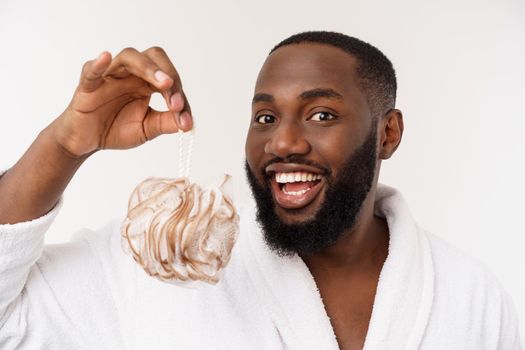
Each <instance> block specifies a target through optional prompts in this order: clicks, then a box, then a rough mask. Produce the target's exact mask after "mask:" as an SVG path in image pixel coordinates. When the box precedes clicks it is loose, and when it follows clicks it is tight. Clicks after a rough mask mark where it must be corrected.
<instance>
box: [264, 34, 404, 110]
mask: <svg viewBox="0 0 525 350" xmlns="http://www.w3.org/2000/svg"><path fill="white" fill-rule="evenodd" d="M301 43H320V44H327V45H331V46H334V47H336V48H339V49H342V50H343V51H345V52H347V53H349V54H351V55H352V56H354V57H355V58H356V59H357V62H358V66H357V75H358V78H359V82H360V84H361V87H362V88H363V90H364V91H365V94H366V97H367V101H368V104H369V106H370V109H371V111H372V114H373V115H374V116H377V115H382V114H384V113H386V112H387V111H388V110H390V109H392V108H394V107H395V104H396V91H397V81H396V72H395V70H394V66H393V65H392V62H390V60H389V59H388V58H387V57H386V56H385V55H384V54H383V53H382V52H381V51H380V50H379V49H378V48H376V47H375V46H373V45H370V44H369V43H366V42H364V41H362V40H359V39H357V38H354V37H351V36H348V35H345V34H342V33H337V32H328V31H311V32H303V33H298V34H294V35H292V36H290V37H289V38H287V39H284V40H283V41H281V42H280V43H279V44H277V45H276V46H275V47H274V48H273V49H272V50H271V51H270V54H272V53H273V52H274V51H275V50H277V49H279V48H280V47H283V46H287V45H292V44H301Z"/></svg>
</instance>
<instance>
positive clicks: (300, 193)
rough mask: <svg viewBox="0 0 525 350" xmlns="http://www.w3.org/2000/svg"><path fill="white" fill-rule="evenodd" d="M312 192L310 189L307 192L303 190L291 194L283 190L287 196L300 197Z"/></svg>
mask: <svg viewBox="0 0 525 350" xmlns="http://www.w3.org/2000/svg"><path fill="white" fill-rule="evenodd" d="M308 191H310V189H309V188H307V189H305V190H301V191H297V192H296V191H290V192H286V190H285V189H284V188H283V192H284V193H285V194H288V195H292V196H300V195H302V194H305V193H306V192H308Z"/></svg>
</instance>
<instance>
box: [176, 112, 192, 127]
mask: <svg viewBox="0 0 525 350" xmlns="http://www.w3.org/2000/svg"><path fill="white" fill-rule="evenodd" d="M191 119H192V118H191V115H190V114H189V113H188V112H182V113H181V115H179V126H180V127H181V129H189V128H190V126H191V123H192V120H191Z"/></svg>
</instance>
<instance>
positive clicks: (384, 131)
mask: <svg viewBox="0 0 525 350" xmlns="http://www.w3.org/2000/svg"><path fill="white" fill-rule="evenodd" d="M403 129H404V125H403V114H402V113H401V111H400V110H399V109H391V110H389V111H388V112H387V113H386V114H385V115H384V116H383V117H381V119H380V120H379V130H378V135H379V142H380V144H379V152H378V155H379V159H388V158H390V157H391V156H392V154H394V152H395V151H396V149H397V147H398V146H399V144H400V143H401V138H402V136H403Z"/></svg>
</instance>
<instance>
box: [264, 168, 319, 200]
mask: <svg viewBox="0 0 525 350" xmlns="http://www.w3.org/2000/svg"><path fill="white" fill-rule="evenodd" d="M324 182H325V179H324V176H323V175H320V174H315V173H311V172H304V171H300V172H275V173H274V174H273V176H272V178H271V185H272V190H273V194H274V198H275V201H276V202H277V204H278V205H279V206H281V207H283V208H286V209H300V208H303V207H305V206H307V205H308V204H310V203H311V202H313V200H314V199H315V198H316V197H317V195H318V194H319V193H320V191H321V189H322V187H323V185H324Z"/></svg>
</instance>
